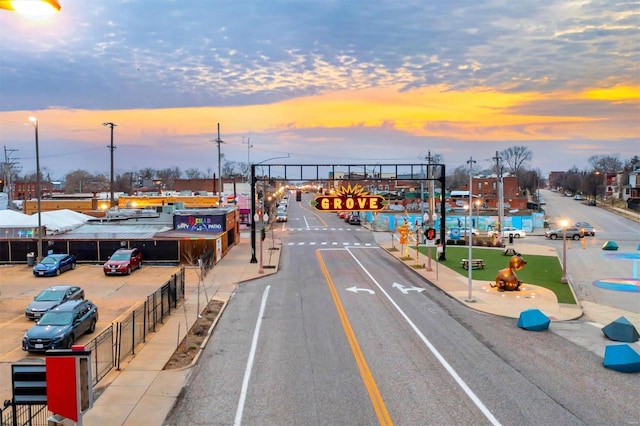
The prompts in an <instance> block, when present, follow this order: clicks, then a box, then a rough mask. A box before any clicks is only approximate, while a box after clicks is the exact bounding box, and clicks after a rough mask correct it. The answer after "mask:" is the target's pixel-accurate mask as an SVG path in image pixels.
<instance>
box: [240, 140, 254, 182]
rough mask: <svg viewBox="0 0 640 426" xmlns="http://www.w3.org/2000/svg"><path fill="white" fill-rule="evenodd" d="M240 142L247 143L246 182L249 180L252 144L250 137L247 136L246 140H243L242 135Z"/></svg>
mask: <svg viewBox="0 0 640 426" xmlns="http://www.w3.org/2000/svg"><path fill="white" fill-rule="evenodd" d="M242 143H243V144H245V143H246V144H247V182H249V177H250V176H251V148H253V145H251V139H250V138H247V141H246V142H245V141H244V136H243V137H242Z"/></svg>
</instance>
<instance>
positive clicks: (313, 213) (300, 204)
mask: <svg viewBox="0 0 640 426" xmlns="http://www.w3.org/2000/svg"><path fill="white" fill-rule="evenodd" d="M298 205H299V206H300V208H301V209H302V210H304V211H307V212H309V213H311V214H312V215H314V216H315V217H317V218H318V220H319V221H320V222H322V224H323V225H324V226H329V225H327V222H325V221H324V220H322V218H321V217H320V215H319V214H318V213H317V212H315V211H313V210H309V209H308V208H306V207H305V206H304V204H302V203H301V202H300V203H298Z"/></svg>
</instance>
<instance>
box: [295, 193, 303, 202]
mask: <svg viewBox="0 0 640 426" xmlns="http://www.w3.org/2000/svg"><path fill="white" fill-rule="evenodd" d="M296 201H302V191H296Z"/></svg>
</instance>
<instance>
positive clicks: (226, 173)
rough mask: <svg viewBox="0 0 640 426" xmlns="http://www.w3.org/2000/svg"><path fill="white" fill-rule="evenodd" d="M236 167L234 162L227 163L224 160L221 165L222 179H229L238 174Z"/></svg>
mask: <svg viewBox="0 0 640 426" xmlns="http://www.w3.org/2000/svg"><path fill="white" fill-rule="evenodd" d="M236 165H237V163H236V162H235V161H228V160H225V161H224V163H222V170H221V173H222V177H227V178H228V177H231V176H233V175H236V174H238V173H237V172H236Z"/></svg>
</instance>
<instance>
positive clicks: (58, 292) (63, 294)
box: [24, 285, 84, 320]
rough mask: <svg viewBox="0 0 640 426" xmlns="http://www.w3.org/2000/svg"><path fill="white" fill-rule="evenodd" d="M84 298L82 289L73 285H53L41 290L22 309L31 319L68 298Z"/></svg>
mask: <svg viewBox="0 0 640 426" xmlns="http://www.w3.org/2000/svg"><path fill="white" fill-rule="evenodd" d="M82 299H84V290H83V289H81V288H80V287H78V286H75V285H53V286H51V287H47V288H45V289H44V290H42V291H41V292H40V293H39V294H38V295H37V296H36V297H34V298H33V301H32V302H31V303H29V305H28V306H27V308H26V309H25V310H24V314H25V316H26V317H27V318H29V319H31V320H37V319H40V317H42V316H43V315H44V314H45V313H46V312H47V311H49V310H51V309H53V308H55V307H56V306H59V305H61V304H63V303H64V302H66V301H69V300H82Z"/></svg>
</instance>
